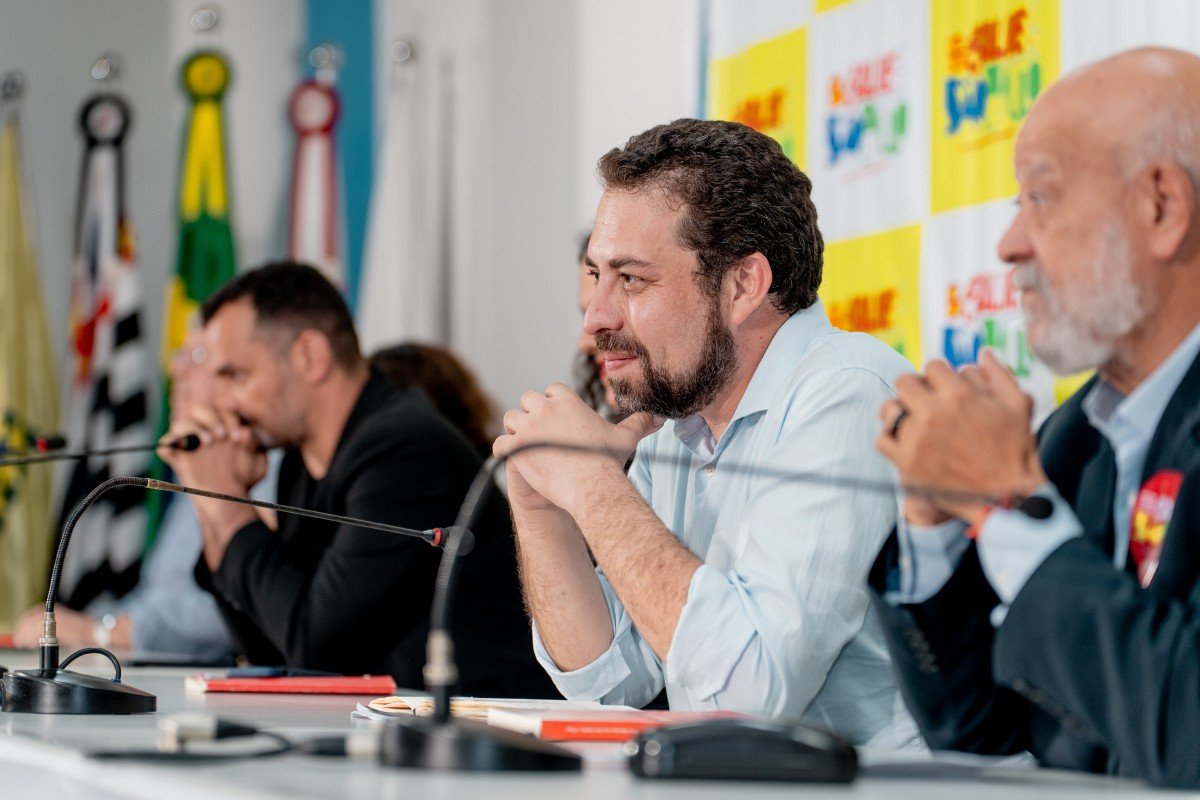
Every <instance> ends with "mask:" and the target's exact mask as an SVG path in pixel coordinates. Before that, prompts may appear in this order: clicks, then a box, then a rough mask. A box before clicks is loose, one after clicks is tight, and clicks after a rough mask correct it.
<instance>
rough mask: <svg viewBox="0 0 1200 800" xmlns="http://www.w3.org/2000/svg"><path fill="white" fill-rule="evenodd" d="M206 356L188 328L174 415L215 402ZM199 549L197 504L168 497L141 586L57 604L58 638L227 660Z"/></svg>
mask: <svg viewBox="0 0 1200 800" xmlns="http://www.w3.org/2000/svg"><path fill="white" fill-rule="evenodd" d="M206 357H207V351H206V350H205V348H204V345H203V340H202V334H201V332H200V331H199V330H194V331H192V332H190V333H189V334H188V336H187V338H186V339H185V340H184V344H183V346H182V347H180V348H179V349H178V350H176V351H175V353H174V355H172V357H171V361H170V364H169V365H168V375H169V377H170V379H171V396H170V409H171V416H172V418H173V419H187V418H188V417H190V415H191V412H192V408H193V407H196V406H208V405H211V404H212V402H213V393H214V391H215V381H214V379H213V377H212V375H210V374H209V373H208V372H207V371H206V370H205V369H204V361H205V358H206ZM276 466H277V465H276ZM274 494H275V470H274V469H269V470H268V471H267V473H266V476H265V477H264V478H263V480H262V481H261V482H260V483H259V484H258V485H257V486H255V488H254V491H253V492H252V495H253V496H254V497H256V498H260V499H268V498H270V497H274ZM199 555H200V523H199V520H198V519H197V517H196V508H195V506H193V505H192V500H191V498H190V497H185V496H182V495H170V500H169V501H168V503H167V507H166V513H165V514H164V515H163V520H162V525H161V526H160V527H159V530H158V536H157V538H156V539H155V541H154V546H153V547H152V548H151V549H150V552H149V554H148V555H147V556H146V561H145V563H144V564H143V566H142V574H141V578H140V580H139V581H138V584H137V586H136V587H134V589H133V591H132V592H130V593H129V594H127V595H126V596H124V597H122V598H120V599H119V600H116V601H109V602H105V601H98V602H96V603H93V604H92V605H91V606H89V607H88V609H87V610H86V611H75V610H72V609H69V608H66V607H64V606H57V607H56V608H55V614H54V616H55V619H56V621H57V624H58V638H59V640H60V641H62V642H63V643H64V644H65V645H68V646H71V647H95V646H98V647H113V648H116V649H118V650H127V651H130V652H131V653H132V654H133V655H134V656H136V657H139V658H153V657H155V656H161V657H167V656H170V657H186V658H191V659H195V660H197V661H200V662H210V661H211V662H219V661H222V660H224V659H227V658H229V657H230V656H231V655H232V653H233V641H232V639H231V637H230V634H229V630H228V628H226V627H225V621H224V620H223V619H222V618H221V614H220V612H219V611H218V610H217V604H216V601H214V600H213V597H212V595H211V594H209V593H208V592H206V591H204V590H203V589H201V588H200V587H199V586H198V585H197V584H196V581H195V579H194V578H193V576H192V568H193V567H194V566H195V564H196V558H197V556H199ZM68 557H69V556H68ZM43 611H44V609H43V607H42V606H41V605H38V606H35V607H34V608H32V609H30V610H29V611H27V612H26V613H25V614H24V615H23V616H22V618H21V620H20V621H19V622H18V623H17V626H16V628H15V630H14V632H13V641H14V643H15V644H16V645H17V646H18V647H36V646H37V642H38V637H39V636H40V635H41V625H42V613H43Z"/></svg>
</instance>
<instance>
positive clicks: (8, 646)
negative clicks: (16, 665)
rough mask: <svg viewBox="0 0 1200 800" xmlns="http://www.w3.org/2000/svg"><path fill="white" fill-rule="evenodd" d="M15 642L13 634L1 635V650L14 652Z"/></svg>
mask: <svg viewBox="0 0 1200 800" xmlns="http://www.w3.org/2000/svg"><path fill="white" fill-rule="evenodd" d="M12 649H13V640H12V634H11V633H0V650H12Z"/></svg>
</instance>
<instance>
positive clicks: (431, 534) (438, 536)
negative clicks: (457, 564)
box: [114, 478, 475, 555]
mask: <svg viewBox="0 0 1200 800" xmlns="http://www.w3.org/2000/svg"><path fill="white" fill-rule="evenodd" d="M114 480H117V479H115V478H114ZM132 480H137V481H145V483H144V484H134V485H144V486H145V488H147V489H153V490H155V491H163V492H174V493H176V494H190V495H193V496H195V497H209V498H212V499H214V500H226V501H228V502H230V503H237V504H239V505H244V506H254V507H255V508H266V509H270V510H271V511H278V512H280V513H283V514H292V515H294V516H297V517H310V518H312V519H320V520H324V521H326V522H339V523H345V524H348V525H354V526H356V527H359V528H369V529H371V530H373V531H384V532H385V533H398V534H400V535H401V536H415V537H416V538H418V539H422V540H424V541H425V542H426V543H427V544H429V545H431V546H433V547H443V546H444V545H445V544H446V542H447V540H448V539H449V537H450V535H451V533H452V532H453V531H454V529H453V527H450V528H429V529H428V530H417V529H416V528H405V527H402V526H400V525H388V524H387V523H384V522H375V521H373V520H369V519H359V518H357V517H344V516H342V515H340V514H329V513H326V512H324V511H313V510H311V509H308V508H300V507H298V506H285V505H282V504H280V503H271V502H268V501H266V500H255V499H253V498H250V497H237V496H236V495H231V494H222V493H221V492H210V491H209V490H207V489H195V488H192V487H191V486H182V485H180V484H178V483H170V482H169V481H160V480H157V479H155V478H134V479H132ZM461 538H462V542H461V543H460V544H459V548H460V552H461V553H462V554H463V555H466V554H467V553H469V552H471V550H472V549H473V548H474V546H475V536H474V534H472V533H471V532H470V531H462V532H461Z"/></svg>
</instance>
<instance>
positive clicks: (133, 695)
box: [0, 437, 475, 714]
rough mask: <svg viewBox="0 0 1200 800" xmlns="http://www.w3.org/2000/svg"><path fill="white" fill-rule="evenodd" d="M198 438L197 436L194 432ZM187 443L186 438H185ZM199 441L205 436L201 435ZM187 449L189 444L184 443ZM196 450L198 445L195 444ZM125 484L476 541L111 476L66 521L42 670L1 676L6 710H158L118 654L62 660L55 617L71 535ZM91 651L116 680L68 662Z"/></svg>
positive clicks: (448, 531) (436, 542) (435, 541)
mask: <svg viewBox="0 0 1200 800" xmlns="http://www.w3.org/2000/svg"><path fill="white" fill-rule="evenodd" d="M193 438H194V437H193ZM185 444H186V443H185ZM196 444H199V440H198V439H197V440H196ZM180 449H183V448H180ZM190 449H195V447H192V448H190ZM122 487H140V488H143V489H148V490H153V491H165V492H174V493H178V494H190V495H194V496H196V497H207V498H211V499H215V500H222V501H225V502H230V503H237V504H239V505H246V506H253V507H255V508H266V509H270V510H272V511H276V512H279V513H282V514H293V515H296V516H301V517H310V518H313V519H319V520H324V521H326V522H337V523H342V524H348V525H354V526H356V527H360V528H368V529H370V530H377V531H384V532H386V533H396V534H400V535H401V536H412V537H415V538H418V539H422V540H423V541H425V542H427V543H428V544H430V545H431V546H433V547H442V546H444V545H445V544H446V543H447V542H449V541H451V540H453V541H454V542H455V546H456V548H457V550H456V552H458V553H465V552H469V551H470V550H471V549H472V547H473V546H474V542H475V537H474V536H473V535H472V534H471V532H470V531H458V530H455V529H454V528H453V527H451V528H431V529H429V530H417V529H415V528H405V527H402V526H399V525H389V524H386V523H383V522H375V521H374V520H367V519H358V518H355V517H347V516H342V515H340V514H328V513H326V512H323V511H313V510H311V509H307V508H298V507H296V506H287V505H283V504H280V503H271V502H267V501H265V500H254V499H251V498H247V497H237V496H235V495H229V494H223V493H221V492H211V491H208V490H207V489H196V488H193V487H190V486H182V485H180V484H178V483H170V482H167V481H160V480H156V479H153V478H143V477H138V476H120V477H116V478H110V479H108V480H106V481H104V482H103V483H101V484H99V485H98V486H97V487H96V488H95V489H92V491H90V492H88V494H87V496H86V497H84V498H83V500H81V501H80V502H79V504H78V505H77V506H75V508H74V510H72V511H71V515H70V516H69V517H68V518H67V521H66V524H65V525H63V530H62V536H61V537H60V538H59V542H58V549H57V551H56V552H55V554H54V564H53V566H52V567H51V569H50V587H49V589H48V590H47V592H46V611H45V616H44V617H43V620H42V635H41V637H40V638H39V639H38V653H39V655H38V663H39V668H38V669H37V670H23V671H15V672H4V673H3V674H2V676H0V710H3V711H19V712H29V713H40V714H136V713H146V712H153V711H155V710H156V708H157V700H156V698H155V697H154V695H151V694H147V693H146V692H142V691H141V690H139V689H134V688H132V687H130V686H128V685H125V684H122V683H121V665H120V662H119V661H118V660H117V658H116V656H114V655H113V654H112V653H110V652H108V651H107V650H105V649H103V648H98V647H88V648H84V649H83V650H80V651H78V652H76V653H74V654H73V655H71V656H69V657H67V658H66V659H65V660H63V661H62V663H61V664H60V663H59V641H58V630H57V625H56V623H55V619H54V598H55V595H57V593H58V583H59V578H60V576H61V575H62V567H63V562H64V560H65V558H66V554H67V548H68V547H69V546H70V543H71V535H72V533H73V532H74V530H75V525H76V524H77V523H78V522H79V518H80V517H82V516H83V513H84V512H85V511H87V509H88V508H89V507H90V506H91V505H92V503H94V502H95V501H96V500H97V499H98V498H99V497H100V496H101V495H102V494H104V493H105V492H107V491H110V490H112V489H117V488H122ZM88 653H96V654H99V655H103V656H105V657H106V658H108V659H109V660H110V661H111V662H112V664H113V666H114V669H115V678H114V679H113V680H111V681H108V680H104V679H101V678H94V677H92V676H89V675H81V674H79V673H75V672H71V671H70V670H67V669H66V667H67V665H69V664H70V663H71V662H72V661H74V660H75V659H76V658H77V657H79V656H81V655H86V654H88Z"/></svg>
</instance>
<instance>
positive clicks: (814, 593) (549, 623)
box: [495, 120, 917, 747]
mask: <svg viewBox="0 0 1200 800" xmlns="http://www.w3.org/2000/svg"><path fill="white" fill-rule="evenodd" d="M600 174H601V177H602V179H603V180H604V182H605V192H604V196H603V199H602V200H601V202H600V207H599V210H598V212H597V217H596V222H595V227H594V230H593V233H592V238H591V242H590V244H589V247H588V254H587V259H586V261H587V264H588V266H589V268H590V269H591V272H592V274H593V277H594V279H595V280H596V283H597V286H596V292H595V294H594V295H593V298H592V300H591V302H590V303H589V305H588V308H587V312H586V315H585V322H584V326H585V331H586V332H587V333H588V334H589V335H592V336H595V338H596V345H597V348H598V349H599V350H600V351H601V352H602V353H603V354H604V358H605V368H606V373H607V377H608V381H609V383H610V385H611V387H612V389H613V391H614V393H615V395H616V398H617V400H618V402H619V404H620V405H621V407H622V409H623V410H626V411H630V412H636V413H634V414H633V415H632V416H631V417H629V418H628V419H626V420H625V421H624V422H622V423H620V424H618V425H612V424H609V423H607V422H606V421H604V420H603V419H602V418H600V417H599V416H598V415H597V414H595V413H594V412H593V411H591V410H590V409H588V408H587V407H586V406H585V405H584V404H583V402H582V401H581V400H580V399H579V398H578V397H577V396H575V395H574V394H573V393H571V391H570V390H569V389H567V387H565V386H562V385H561V384H554V385H551V386H550V387H549V388H548V389H547V391H546V392H545V393H535V392H527V393H526V394H525V395H523V396H522V398H521V408H520V409H515V410H513V411H510V412H508V414H506V415H505V431H506V433H505V435H504V436H502V437H500V439H498V440H497V442H496V446H495V452H496V454H497V455H498V456H506V455H508V454H509V453H513V452H514V451H516V450H517V449H518V448H520V447H522V446H523V445H528V444H533V443H537V442H572V443H575V444H582V445H585V446H588V447H594V448H603V449H605V450H607V451H608V452H606V453H596V452H579V451H577V450H576V451H564V450H554V449H551V448H541V449H530V450H522V451H520V452H517V453H515V455H514V456H513V458H512V459H511V460H509V462H508V479H509V489H510V500H511V502H512V507H513V514H514V517H515V519H516V527H517V541H518V550H519V557H520V566H521V572H522V585H523V587H524V590H525V596H526V602H527V605H528V607H529V609H530V611H531V613H532V615H533V618H534V623H535V634H534V646H535V650H536V652H537V654H538V657H539V659H540V660H541V663H542V664H543V666H544V667H545V668H546V670H547V672H548V673H549V674H550V675H551V677H552V678H553V679H554V681H555V683H556V684H557V686H558V688H559V689H560V690H561V691H562V692H563V693H564V694H565V695H567V696H568V697H572V698H580V699H595V700H600V701H602V702H609V703H625V704H632V705H637V706H642V705H645V704H646V703H648V702H650V701H651V700H652V699H653V698H654V697H655V696H656V695H657V694H658V693H659V692H660V691H661V690H662V689H663V688H664V687H665V689H666V691H667V696H668V699H669V702H670V706H671V708H672V709H677V710H703V709H731V710H736V711H742V712H748V713H752V714H759V715H764V716H772V717H800V716H802V715H806V716H807V717H808V718H809V719H811V720H814V721H817V722H820V723H823V724H825V725H827V726H829V727H831V728H833V729H835V730H838V731H840V732H841V733H843V734H845V735H846V736H848V737H850V738H851V739H852V740H854V741H856V742H859V743H870V744H872V745H875V746H883V747H889V746H890V747H901V746H910V745H914V744H915V743H916V742H917V737H916V731H915V726H914V724H913V722H912V720H911V718H910V717H909V715H908V713H907V711H906V710H905V708H904V706H903V703H902V701H901V700H900V697H899V694H898V691H897V688H896V684H895V680H894V678H893V675H892V671H891V667H890V664H889V661H888V657H887V654H886V648H885V645H884V642H883V639H882V635H881V632H880V630H879V626H878V621H877V620H876V619H875V617H874V616H873V615H872V614H871V612H870V611H869V610H868V595H867V592H866V589H865V578H866V573H867V570H868V568H869V566H870V562H871V561H872V560H873V557H874V554H875V552H877V549H878V547H879V545H880V544H881V543H882V541H883V540H884V538H885V537H886V535H887V533H888V531H889V530H890V528H891V526H892V525H893V524H894V520H895V503H894V500H892V499H891V498H890V497H888V496H886V495H880V494H878V493H860V492H858V491H855V490H854V489H853V488H851V487H849V486H846V485H838V483H837V479H851V480H854V479H861V480H869V481H875V482H879V481H883V480H886V479H887V478H888V474H889V473H888V470H887V466H886V464H885V463H884V462H883V461H882V460H881V459H879V458H878V456H877V455H876V454H875V453H874V452H873V450H872V442H873V440H874V436H875V433H876V431H877V427H878V423H876V422H875V421H874V418H873V417H874V414H873V411H874V409H875V408H877V407H878V404H879V403H880V402H882V401H883V400H884V399H886V398H888V397H890V396H891V395H892V382H893V380H894V379H895V377H896V376H897V375H898V374H899V373H901V372H903V371H905V369H906V363H905V362H904V360H903V359H902V358H901V357H900V356H898V355H897V354H896V353H895V352H893V351H892V350H890V349H889V348H887V347H886V346H884V345H883V344H881V343H880V342H879V341H877V340H875V339H873V338H871V337H868V336H865V335H862V334H848V333H844V332H842V331H838V330H836V329H834V328H833V327H832V326H831V325H830V324H829V321H828V318H827V317H826V315H825V311H824V309H823V307H822V305H821V304H820V302H819V301H818V300H817V298H816V290H817V288H818V286H819V285H820V280H821V260H822V257H821V253H822V247H823V245H822V241H821V236H820V233H819V231H818V230H817V227H816V212H815V209H814V208H813V206H812V203H811V200H810V198H809V193H810V189H811V184H810V182H809V180H808V178H807V177H806V176H804V175H803V173H801V172H800V171H799V170H798V169H796V167H795V166H794V165H793V164H792V163H791V162H790V161H788V159H787V158H786V157H785V156H784V154H783V152H782V151H781V150H780V148H779V146H778V144H776V143H775V142H774V141H773V140H771V139H769V138H768V137H766V136H764V135H762V134H759V133H756V132H754V131H752V130H751V129H749V128H747V127H745V126H742V125H738V124H736V123H729V122H716V121H707V122H702V121H697V120H679V121H677V122H674V123H671V124H669V125H662V126H659V127H657V128H652V129H651V130H649V131H646V132H644V133H642V134H639V135H638V136H635V137H634V138H633V139H631V140H630V141H629V143H628V144H627V145H626V146H625V148H623V149H618V150H613V151H611V152H610V153H609V154H608V155H606V156H605V157H604V158H603V159H601V162H600ZM664 420H667V421H666V422H665V425H664ZM660 427H661V430H659V428H660ZM635 448H636V450H637V456H636V458H635V460H634V463H633V466H632V469H631V471H630V474H629V476H628V477H626V476H625V474H624V473H623V471H622V467H623V466H624V463H625V460H626V458H627V457H628V455H629V454H631V453H633V452H634V450H635ZM780 471H782V472H783V473H784V474H795V473H802V474H803V476H806V478H807V480H793V479H789V478H786V477H779V474H780ZM593 558H594V560H595V561H594V563H593Z"/></svg>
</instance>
